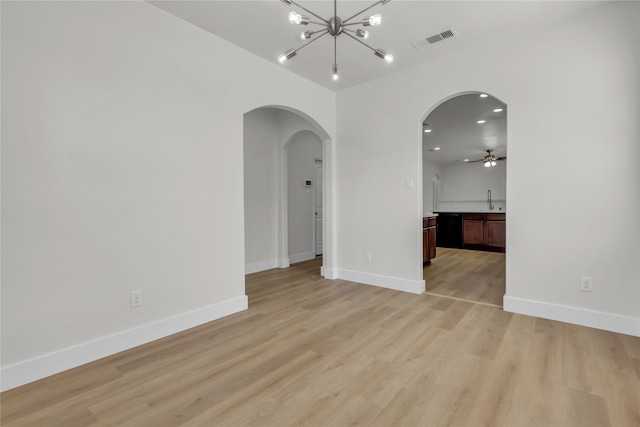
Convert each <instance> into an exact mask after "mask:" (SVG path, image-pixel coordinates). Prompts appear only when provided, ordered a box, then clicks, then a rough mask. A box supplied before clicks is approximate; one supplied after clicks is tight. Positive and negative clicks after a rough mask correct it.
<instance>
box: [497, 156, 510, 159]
mask: <svg viewBox="0 0 640 427" xmlns="http://www.w3.org/2000/svg"><path fill="white" fill-rule="evenodd" d="M496 160H507V156H504V157H496Z"/></svg>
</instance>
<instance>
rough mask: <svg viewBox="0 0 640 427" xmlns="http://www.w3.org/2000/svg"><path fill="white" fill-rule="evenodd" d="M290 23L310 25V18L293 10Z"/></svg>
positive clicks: (290, 13)
mask: <svg viewBox="0 0 640 427" xmlns="http://www.w3.org/2000/svg"><path fill="white" fill-rule="evenodd" d="M289 22H291V23H292V24H296V25H307V24H308V23H309V18H308V17H306V16H302V15H300V14H299V13H298V12H296V11H293V10H292V11H291V12H289Z"/></svg>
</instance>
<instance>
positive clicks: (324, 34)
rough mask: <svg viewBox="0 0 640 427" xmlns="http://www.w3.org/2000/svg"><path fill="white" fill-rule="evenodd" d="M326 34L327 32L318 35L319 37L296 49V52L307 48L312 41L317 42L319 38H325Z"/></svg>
mask: <svg viewBox="0 0 640 427" xmlns="http://www.w3.org/2000/svg"><path fill="white" fill-rule="evenodd" d="M328 33H329V30H324V31H322V32H321V33H318V34H320V35H319V36H317V37H316V38H315V39H311V40H309V41H308V42H306V43H305V44H303V45H302V46H300V47H299V48H297V49H296V52H297V51H299V50H300V49H302V48H303V47H307V46H309V45H310V44H311V43H313V42H314V41H316V40H318V39H319V38H321V37H324V36H326V35H327V34H328Z"/></svg>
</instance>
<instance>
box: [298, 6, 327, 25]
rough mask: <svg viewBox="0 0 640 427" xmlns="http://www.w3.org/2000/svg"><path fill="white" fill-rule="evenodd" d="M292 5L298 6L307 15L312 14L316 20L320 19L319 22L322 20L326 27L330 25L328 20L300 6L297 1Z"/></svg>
mask: <svg viewBox="0 0 640 427" xmlns="http://www.w3.org/2000/svg"><path fill="white" fill-rule="evenodd" d="M291 4H294V5H296V6H297V7H299V8H300V9H302V10H304V11H305V12H307V13H310V14H311V15H313V16H315V17H316V18H318V19H319V20H321V21H322V22H324V23H325V24H326V25H329V21H327V20H326V19H324V18H323V17H322V16H320V15H317V14H315V13H313V12H311V11H310V10H309V9H307V8H306V7H304V6H301V5H299V4H298V3H296V2H295V1H292V2H291Z"/></svg>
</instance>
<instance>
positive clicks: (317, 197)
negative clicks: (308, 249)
mask: <svg viewBox="0 0 640 427" xmlns="http://www.w3.org/2000/svg"><path fill="white" fill-rule="evenodd" d="M314 175H315V176H314V177H313V199H314V215H315V221H314V224H315V226H314V235H315V242H316V256H318V255H322V160H318V159H316V164H315V173H314Z"/></svg>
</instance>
